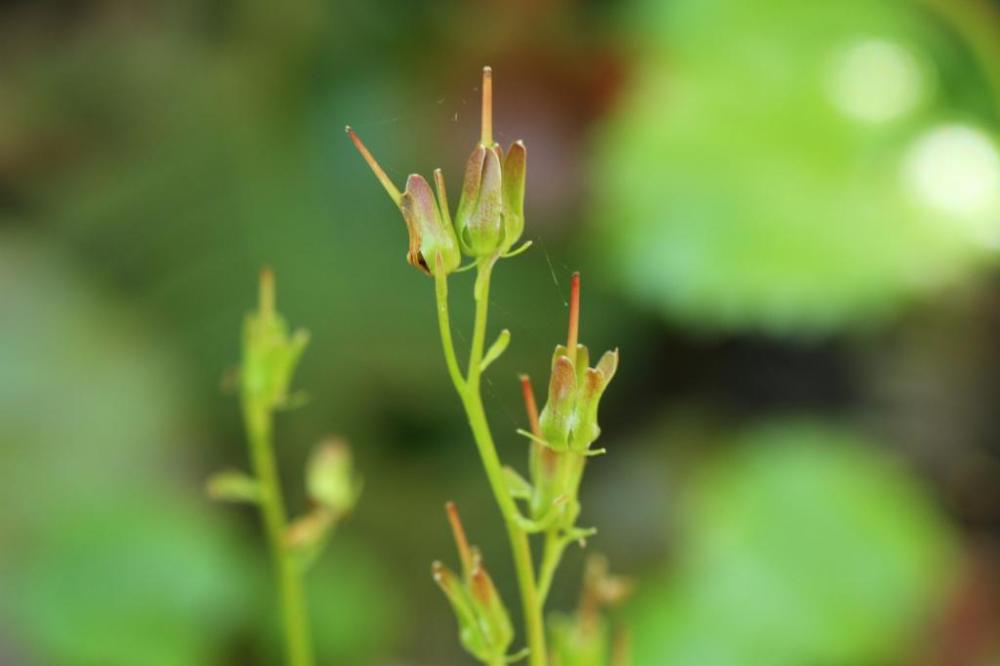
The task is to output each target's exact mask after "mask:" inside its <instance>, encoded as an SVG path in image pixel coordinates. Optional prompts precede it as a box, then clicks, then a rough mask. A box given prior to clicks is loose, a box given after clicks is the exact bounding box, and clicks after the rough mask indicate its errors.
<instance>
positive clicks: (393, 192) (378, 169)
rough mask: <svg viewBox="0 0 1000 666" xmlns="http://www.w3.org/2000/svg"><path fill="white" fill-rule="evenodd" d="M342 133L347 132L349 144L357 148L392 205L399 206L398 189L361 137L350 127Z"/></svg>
mask: <svg viewBox="0 0 1000 666" xmlns="http://www.w3.org/2000/svg"><path fill="white" fill-rule="evenodd" d="M344 131H345V132H347V136H349V137H350V138H351V143H353V144H354V147H355V148H357V150H358V152H359V153H361V157H362V158H363V159H364V160H365V162H367V163H368V167H369V168H370V169H371V170H372V172H373V173H374V174H375V177H376V178H378V181H379V182H380V183H382V187H384V188H385V191H386V192H387V193H388V194H389V197H390V198H391V199H392V201H393V203H395V204H396V205H397V206H399V205H400V204H401V203H402V200H403V195H402V194H401V193H400V191H399V189H397V188H396V186H395V185H394V184H393V182H392V179H391V178H389V174H387V173H386V172H385V170H384V169H383V168H382V166H381V165H380V164H379V163H378V161H377V160H376V159H375V157H374V156H373V155H372V154H371V152H370V151H369V150H368V147H367V146H365V144H364V142H363V141H362V140H361V137H359V136H358V134H357V132H355V131H354V130H353V129H351V126H350V125H347V126H346V127H345V128H344Z"/></svg>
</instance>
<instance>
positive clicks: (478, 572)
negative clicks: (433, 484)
mask: <svg viewBox="0 0 1000 666" xmlns="http://www.w3.org/2000/svg"><path fill="white" fill-rule="evenodd" d="M445 509H446V510H447V512H448V520H449V522H450V523H451V528H452V532H453V534H454V537H455V545H456V546H457V547H458V554H459V558H460V559H461V561H462V576H461V577H459V576H457V575H456V574H454V573H452V571H451V570H449V569H448V568H447V567H445V566H444V565H442V564H441V563H440V562H435V563H434V564H433V567H432V569H431V571H432V573H433V575H434V581H435V582H436V583H437V584H438V586H439V587H440V588H441V590H442V591H443V592H444V594H445V596H446V597H448V601H449V603H451V607H452V610H453V611H454V612H455V618H456V619H457V620H458V633H459V638H460V639H461V641H462V645H463V646H464V647H465V649H466V650H468V651H469V652H470V653H471V654H472V655H473V656H474V657H476V658H477V659H479V660H480V661H482V662H487V663H495V662H496V661H497V659H500V658H503V657H504V655H505V654H506V653H507V648H508V647H510V644H511V642H512V641H513V640H514V627H513V625H512V624H511V622H510V616H509V615H508V613H507V608H506V607H505V606H504V603H503V600H502V599H501V598H500V594H499V592H497V589H496V587H495V586H494V585H493V580H492V579H491V578H490V576H489V574H488V573H487V572H486V568H485V567H484V566H483V558H482V555H481V554H480V552H479V550H478V549H476V548H475V547H470V546H469V543H468V541H467V540H466V538H465V530H464V529H463V527H462V522H461V520H460V519H459V517H458V510H457V509H456V508H455V505H454V504H453V503H452V502H448V504H447V505H446V506H445Z"/></svg>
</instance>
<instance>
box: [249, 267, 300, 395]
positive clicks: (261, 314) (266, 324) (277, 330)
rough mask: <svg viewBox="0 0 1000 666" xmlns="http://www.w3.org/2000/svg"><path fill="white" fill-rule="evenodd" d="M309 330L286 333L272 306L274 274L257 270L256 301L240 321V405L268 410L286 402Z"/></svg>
mask: <svg viewBox="0 0 1000 666" xmlns="http://www.w3.org/2000/svg"><path fill="white" fill-rule="evenodd" d="M308 341H309V334H308V333H306V332H305V331H304V330H301V329H300V330H298V331H295V332H294V333H291V334H290V333H289V330H288V324H287V323H285V320H284V319H283V318H282V317H281V315H279V314H278V313H277V312H276V311H275V309H274V274H273V273H272V272H271V271H270V270H269V269H264V270H263V271H261V276H260V304H259V306H258V308H257V311H256V312H251V313H250V314H248V315H247V317H246V319H245V321H244V324H243V362H242V364H241V366H240V389H241V392H242V396H243V403H244V409H246V410H251V409H252V410H260V409H264V410H270V409H277V408H280V407H284V406H286V405H287V404H288V398H289V396H288V387H289V385H290V384H291V380H292V373H293V372H294V371H295V366H296V365H297V364H298V361H299V358H300V357H301V356H302V352H303V351H304V350H305V347H306V343H308Z"/></svg>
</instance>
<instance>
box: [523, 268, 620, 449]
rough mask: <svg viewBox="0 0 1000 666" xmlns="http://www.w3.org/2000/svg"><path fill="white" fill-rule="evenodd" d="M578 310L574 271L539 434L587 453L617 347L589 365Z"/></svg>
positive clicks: (551, 443)
mask: <svg viewBox="0 0 1000 666" xmlns="http://www.w3.org/2000/svg"><path fill="white" fill-rule="evenodd" d="M579 313H580V276H579V274H574V275H573V280H572V289H571V292H570V325H569V335H568V341H567V344H566V346H565V347H564V346H562V345H559V346H557V347H556V351H555V354H554V355H553V357H552V376H551V379H550V381H549V396H548V401H547V402H546V404H545V408H544V409H543V410H542V414H541V417H540V418H539V425H540V429H541V438H542V440H544V442H545V443H546V444H547V445H548V446H550V447H551V448H552V449H554V450H556V451H573V452H574V453H580V454H586V453H588V452H589V451H590V445H591V444H593V443H594V442H595V441H596V440H597V438H598V436H599V435H600V434H601V428H600V427H599V426H598V425H597V407H598V403H599V402H600V399H601V396H602V395H603V394H604V389H606V388H607V386H608V384H609V383H610V382H611V379H612V378H613V377H614V376H615V372H616V371H617V370H618V350H617V349H616V350H614V351H609V352H606V353H605V354H604V355H603V356H602V357H601V360H600V361H599V362H598V364H597V367H594V368H591V367H588V366H589V363H590V352H589V351H588V350H587V347H586V346H584V345H581V344H577V337H578V329H579Z"/></svg>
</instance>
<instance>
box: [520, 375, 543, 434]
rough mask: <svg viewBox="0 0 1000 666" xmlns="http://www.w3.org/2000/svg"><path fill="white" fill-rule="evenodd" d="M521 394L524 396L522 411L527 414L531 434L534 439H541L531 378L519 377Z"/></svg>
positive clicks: (526, 376)
mask: <svg viewBox="0 0 1000 666" xmlns="http://www.w3.org/2000/svg"><path fill="white" fill-rule="evenodd" d="M521 393H522V394H523V396H524V411H525V412H527V414H528V423H529V425H530V427H531V434H532V435H534V436H535V437H541V436H542V428H541V425H540V424H539V421H538V403H537V402H535V389H534V388H533V387H532V386H531V377H529V376H528V375H526V374H522V375H521Z"/></svg>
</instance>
